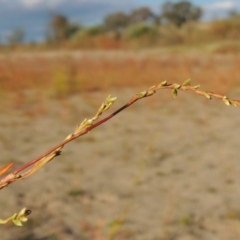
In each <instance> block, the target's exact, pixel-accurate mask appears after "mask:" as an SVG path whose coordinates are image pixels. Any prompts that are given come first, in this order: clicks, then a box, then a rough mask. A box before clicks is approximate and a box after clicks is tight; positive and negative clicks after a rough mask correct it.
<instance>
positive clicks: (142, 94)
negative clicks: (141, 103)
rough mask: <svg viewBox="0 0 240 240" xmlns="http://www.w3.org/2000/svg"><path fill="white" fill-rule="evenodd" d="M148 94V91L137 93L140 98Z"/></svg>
mask: <svg viewBox="0 0 240 240" xmlns="http://www.w3.org/2000/svg"><path fill="white" fill-rule="evenodd" d="M146 94H147V92H146V91H143V92H140V93H138V94H137V98H138V99H141V98H144V97H145V96H146Z"/></svg>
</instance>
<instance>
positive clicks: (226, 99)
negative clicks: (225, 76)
mask: <svg viewBox="0 0 240 240" xmlns="http://www.w3.org/2000/svg"><path fill="white" fill-rule="evenodd" d="M222 100H223V102H224V103H225V104H226V105H227V106H230V105H231V102H230V101H229V100H228V98H227V97H226V96H225V97H224V98H223V99H222Z"/></svg>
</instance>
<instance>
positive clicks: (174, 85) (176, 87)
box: [173, 83, 181, 89]
mask: <svg viewBox="0 0 240 240" xmlns="http://www.w3.org/2000/svg"><path fill="white" fill-rule="evenodd" d="M173 88H174V89H179V88H181V85H180V84H177V83H174V84H173Z"/></svg>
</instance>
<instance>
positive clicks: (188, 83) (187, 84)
mask: <svg viewBox="0 0 240 240" xmlns="http://www.w3.org/2000/svg"><path fill="white" fill-rule="evenodd" d="M190 83H191V79H187V80H185V81H184V82H183V84H182V85H183V86H189V85H190Z"/></svg>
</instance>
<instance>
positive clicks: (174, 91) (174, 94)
mask: <svg viewBox="0 0 240 240" xmlns="http://www.w3.org/2000/svg"><path fill="white" fill-rule="evenodd" d="M177 94H178V92H177V89H176V88H174V89H173V90H172V95H173V97H175V98H176V97H177Z"/></svg>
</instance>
